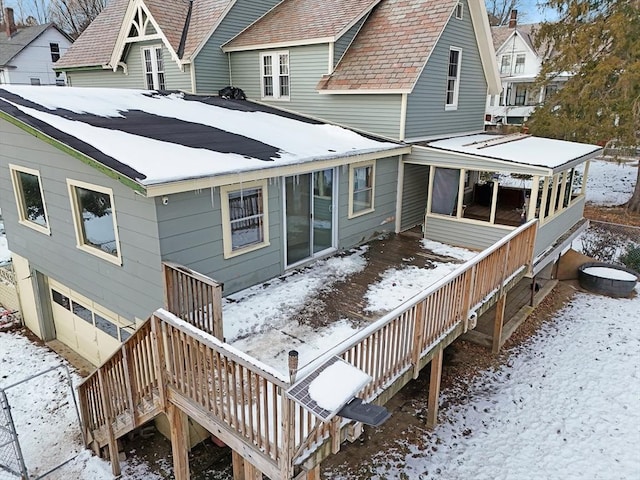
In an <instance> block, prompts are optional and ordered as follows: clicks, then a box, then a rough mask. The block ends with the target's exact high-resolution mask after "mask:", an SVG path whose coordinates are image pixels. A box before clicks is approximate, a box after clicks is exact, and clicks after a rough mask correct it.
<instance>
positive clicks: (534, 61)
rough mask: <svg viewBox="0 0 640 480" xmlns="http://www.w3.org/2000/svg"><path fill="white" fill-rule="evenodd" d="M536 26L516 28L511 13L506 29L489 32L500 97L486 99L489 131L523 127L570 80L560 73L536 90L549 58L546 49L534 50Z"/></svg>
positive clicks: (494, 96) (486, 121) (490, 96)
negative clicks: (498, 78)
mask: <svg viewBox="0 0 640 480" xmlns="http://www.w3.org/2000/svg"><path fill="white" fill-rule="evenodd" d="M538 25H539V24H527V25H518V24H517V12H516V11H515V10H513V11H512V12H511V19H510V20H509V25H508V26H500V27H492V28H491V34H492V37H493V45H494V48H495V50H496V60H497V63H498V70H499V72H500V78H501V80H502V93H501V94H500V95H488V96H487V107H486V117H485V124H486V125H487V126H489V127H490V126H495V125H499V124H511V125H521V124H523V123H525V122H526V121H527V120H528V119H529V117H530V116H531V114H532V113H533V110H534V109H535V107H536V105H539V104H541V103H542V102H544V99H545V98H546V96H547V95H549V94H551V93H553V92H555V91H556V90H558V89H559V88H561V87H562V84H563V83H564V82H566V81H567V79H568V78H569V76H570V75H569V74H568V73H566V72H563V73H561V74H559V75H558V76H556V77H555V78H554V79H553V81H552V82H551V83H550V84H549V85H547V86H546V87H543V88H540V87H536V86H535V80H536V77H537V76H538V73H539V72H540V69H541V67H542V63H543V62H544V60H545V59H546V58H548V52H547V51H546V50H547V49H546V47H545V46H541V47H539V48H536V46H535V35H536V30H537V28H538Z"/></svg>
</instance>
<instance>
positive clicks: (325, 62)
mask: <svg viewBox="0 0 640 480" xmlns="http://www.w3.org/2000/svg"><path fill="white" fill-rule="evenodd" d="M286 50H288V51H289V63H290V85H291V93H290V100H288V101H277V100H276V101H273V100H271V101H269V100H262V99H261V91H260V53H261V52H258V51H250V52H233V53H231V78H232V81H233V83H234V86H236V87H240V88H242V89H243V90H244V92H245V93H246V95H247V97H248V98H250V99H252V100H256V101H262V102H263V103H267V104H269V105H273V106H274V107H277V108H281V109H284V110H293V111H295V112H299V113H302V114H306V115H310V116H312V117H315V118H319V119H322V120H324V121H327V122H331V123H337V124H339V125H345V126H349V127H352V128H355V129H359V130H363V131H367V132H371V133H375V134H378V135H382V136H386V137H390V138H399V132H400V112H401V96H400V95H391V94H389V95H387V94H380V95H324V94H323V95H321V94H319V93H318V92H317V91H316V86H317V84H318V82H319V81H320V79H321V77H322V75H325V74H327V73H328V72H327V70H328V68H329V45H328V44H320V45H308V46H302V47H292V48H288V49H286Z"/></svg>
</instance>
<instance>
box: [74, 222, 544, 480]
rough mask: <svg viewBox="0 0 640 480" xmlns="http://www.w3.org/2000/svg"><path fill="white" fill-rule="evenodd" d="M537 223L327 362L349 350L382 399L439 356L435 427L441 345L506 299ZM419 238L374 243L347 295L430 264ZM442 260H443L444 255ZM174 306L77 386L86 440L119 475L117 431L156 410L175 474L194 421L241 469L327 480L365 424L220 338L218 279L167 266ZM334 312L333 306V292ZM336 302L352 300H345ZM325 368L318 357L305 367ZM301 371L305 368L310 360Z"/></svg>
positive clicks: (184, 462) (525, 262)
mask: <svg viewBox="0 0 640 480" xmlns="http://www.w3.org/2000/svg"><path fill="white" fill-rule="evenodd" d="M536 231H537V222H536V221H532V222H529V223H528V224H526V225H523V226H522V227H521V228H518V229H516V230H514V231H513V232H511V233H509V234H508V235H507V236H505V237H504V238H503V239H502V240H500V241H499V242H497V243H496V244H494V245H492V246H491V247H490V248H488V249H486V250H484V251H483V252H480V253H479V254H478V255H476V256H475V257H474V258H473V259H472V260H469V261H468V262H465V263H464V264H462V265H460V266H459V267H458V268H456V269H455V270H454V271H452V272H451V273H449V274H448V275H446V276H445V277H443V278H442V279H440V280H438V281H437V282H435V283H434V284H432V285H430V286H428V287H427V288H425V289H424V290H422V291H421V292H420V293H419V294H418V295H416V296H415V297H413V298H411V299H410V300H408V301H406V302H405V303H403V304H402V305H400V306H399V307H397V308H396V309H394V310H393V311H391V312H388V313H387V314H385V315H383V316H382V317H381V318H379V319H375V320H369V321H370V323H369V325H366V326H365V327H364V328H363V329H362V330H361V331H360V332H359V334H358V335H356V336H353V337H351V338H349V340H348V341H345V342H343V343H341V344H340V345H339V346H336V347H334V348H330V349H329V350H328V351H327V352H326V353H325V354H324V355H323V356H322V357H321V358H319V359H318V361H319V362H324V361H326V360H328V359H330V358H333V357H334V356H338V357H341V358H342V359H344V360H345V361H347V362H348V363H351V364H352V365H353V366H354V367H356V368H358V369H360V370H362V371H363V372H365V373H366V374H367V375H369V376H370V377H371V382H370V383H369V384H368V385H367V386H366V387H364V388H363V390H362V391H361V392H360V393H359V394H358V397H360V398H362V399H363V400H364V401H365V402H370V403H371V402H376V403H378V404H384V403H385V402H386V401H387V400H388V399H389V398H390V397H391V396H393V395H394V394H395V393H396V392H397V391H398V390H399V389H400V388H402V387H403V386H404V385H406V384H407V383H408V382H410V381H411V380H412V379H414V378H417V376H418V374H419V373H420V370H421V369H422V368H424V367H425V366H426V365H428V364H431V373H430V375H431V382H430V387H429V394H428V398H429V401H428V412H427V425H428V426H433V425H435V423H436V422H437V417H438V396H439V388H440V387H439V385H440V375H441V367H442V357H443V349H444V348H445V347H446V346H447V345H449V344H450V343H451V342H453V341H454V340H455V339H456V338H458V337H459V336H460V335H462V334H463V333H464V332H466V331H467V329H468V328H469V323H470V321H471V319H472V318H474V315H475V312H476V311H479V310H481V309H483V308H488V307H489V306H490V305H492V304H493V303H495V302H496V301H497V302H498V304H499V305H504V298H505V294H506V292H507V291H508V289H509V288H510V287H511V285H513V284H515V283H517V282H518V280H519V279H520V278H522V276H523V275H524V274H525V273H526V271H527V269H528V268H530V266H531V262H532V255H533V246H534V241H535V234H536ZM418 242H419V239H416V238H415V237H412V236H406V235H404V236H403V235H399V236H395V237H390V238H387V239H381V240H378V241H375V242H371V244H370V247H369V252H368V255H369V264H370V266H371V267H370V269H369V270H365V271H364V272H362V276H361V278H360V279H359V280H358V279H354V278H351V279H350V282H349V283H352V284H353V285H352V286H347V285H346V284H345V285H343V286H342V287H343V288H341V290H340V296H342V295H343V294H344V295H347V298H349V299H350V301H353V302H354V304H353V305H352V306H351V307H352V310H355V311H358V310H362V303H361V298H358V296H359V295H360V296H361V295H362V294H361V291H362V288H363V286H364V285H369V284H370V283H371V280H372V279H373V278H376V277H377V275H378V274H379V273H380V272H381V271H383V270H386V269H387V268H390V267H396V268H397V267H398V266H401V265H411V264H418V265H423V266H427V265H428V262H431V261H433V259H434V258H433V257H430V255H432V254H430V253H429V252H424V251H423V250H422V247H421V246H420V245H419V244H418ZM441 259H442V257H439V258H438V260H441ZM164 268H165V282H166V288H167V295H166V307H167V309H158V310H157V311H156V312H155V313H154V314H153V315H152V316H151V318H150V319H149V320H148V321H147V322H145V323H144V324H143V325H142V326H141V327H140V328H139V329H138V330H137V331H136V332H135V334H134V335H132V336H131V337H130V338H129V339H128V340H127V341H126V342H125V343H124V344H123V345H122V347H121V349H120V350H119V351H118V352H116V353H115V354H114V355H113V356H112V357H111V358H110V359H109V360H107V361H106V362H105V363H104V364H103V365H102V366H100V367H99V368H98V370H97V371H96V372H94V373H93V374H92V375H91V376H90V377H88V378H87V379H85V380H84V382H83V383H82V384H81V385H80V386H79V388H78V397H79V405H80V410H81V414H82V423H83V428H84V432H85V438H86V439H87V443H88V445H91V446H92V448H94V449H95V450H104V449H105V448H106V449H107V450H108V454H109V457H110V458H111V462H112V471H113V473H114V475H116V476H117V475H119V474H120V467H119V458H118V443H117V439H118V438H119V437H120V436H122V435H125V434H126V433H127V432H128V431H130V430H131V429H132V428H135V427H136V426H139V425H141V424H142V423H144V422H145V421H148V420H150V419H151V418H153V416H155V415H157V414H159V413H165V414H166V415H167V418H168V420H169V424H170V430H171V444H172V450H173V462H174V472H175V478H176V479H177V480H186V479H187V478H189V462H188V451H187V447H188V438H187V436H188V418H189V417H190V418H192V419H194V420H195V421H196V422H198V423H200V425H202V426H203V427H204V428H206V429H207V430H208V431H209V432H211V433H212V434H213V435H215V436H216V437H217V438H219V439H220V440H222V441H223V442H224V443H226V444H227V445H229V446H230V447H231V448H232V449H233V459H234V478H236V479H237V480H257V479H258V478H262V474H263V473H264V474H265V475H266V476H267V477H269V478H271V479H272V480H276V479H281V480H291V479H293V478H294V477H295V478H298V479H305V480H311V479H316V478H319V476H318V475H319V466H320V463H321V462H322V460H323V459H324V458H326V457H327V456H328V455H331V454H332V453H337V452H338V451H339V450H340V445H341V443H342V442H343V441H344V440H346V439H351V440H353V439H355V438H357V435H358V434H357V431H358V428H359V426H360V427H361V425H360V424H357V423H354V422H353V421H350V420H348V419H345V418H341V417H335V418H334V419H332V420H330V421H327V422H325V421H322V420H321V419H320V418H319V417H316V416H315V415H314V414H313V413H312V412H311V411H310V410H309V409H307V408H305V407H304V406H302V405H300V404H298V403H296V402H294V401H293V400H292V399H291V398H290V397H289V396H288V395H287V393H286V392H287V391H288V390H289V389H290V388H291V386H292V384H293V383H294V380H292V378H290V377H289V376H287V375H282V374H281V373H279V372H277V371H275V370H274V369H273V368H271V367H269V366H268V365H265V364H264V363H262V362H261V361H259V360H258V359H255V358H252V357H250V356H249V355H247V354H246V353H243V352H242V351H238V350H237V349H236V348H233V347H232V346H230V345H228V344H227V343H225V342H224V341H223V340H220V337H222V330H221V323H222V315H221V307H220V304H219V299H220V297H219V285H217V284H216V283H215V282H213V281H212V280H211V279H208V278H206V277H203V276H202V275H200V274H198V273H197V272H192V271H190V270H189V269H186V268H184V267H180V266H177V265H175V264H169V263H165V265H164ZM325 303H326V309H327V311H331V306H332V303H331V301H330V298H329V297H327V299H326V302H325ZM338 303H339V304H340V305H342V306H344V305H347V301H344V300H341V301H340V302H338ZM309 368H317V367H313V366H310V367H308V368H307V370H308V369H309ZM303 370H304V369H303ZM309 373H312V371H307V372H304V371H301V372H299V374H300V378H301V377H303V376H304V375H305V374H309Z"/></svg>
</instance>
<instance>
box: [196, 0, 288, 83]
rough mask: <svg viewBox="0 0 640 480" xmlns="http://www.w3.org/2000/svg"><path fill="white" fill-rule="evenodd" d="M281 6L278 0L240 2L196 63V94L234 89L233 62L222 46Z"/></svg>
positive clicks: (226, 17) (197, 58)
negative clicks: (228, 87)
mask: <svg viewBox="0 0 640 480" xmlns="http://www.w3.org/2000/svg"><path fill="white" fill-rule="evenodd" d="M277 3H278V0H239V1H237V2H236V3H235V4H234V5H233V7H231V10H229V13H228V14H227V15H226V16H225V18H224V19H223V20H222V22H220V25H219V26H218V28H216V30H215V32H214V33H213V35H211V37H210V38H209V40H207V43H206V44H205V45H204V46H203V47H202V50H200V52H199V53H198V55H197V56H196V58H195V60H194V65H195V77H196V86H195V88H196V91H197V93H199V94H215V93H218V90H220V89H221V88H224V87H226V86H227V85H230V84H231V83H232V82H231V79H230V75H229V58H228V57H227V55H226V54H225V53H223V52H222V50H221V49H220V46H221V45H223V44H225V43H226V42H228V41H229V40H230V39H232V38H233V37H235V36H236V35H237V34H238V33H240V32H241V31H242V30H244V29H245V28H247V27H248V26H249V25H251V24H252V23H253V22H255V21H256V20H257V19H258V18H259V17H261V16H262V15H263V14H265V13H266V12H267V11H268V10H269V9H271V8H272V7H273V6H274V5H276V4H277Z"/></svg>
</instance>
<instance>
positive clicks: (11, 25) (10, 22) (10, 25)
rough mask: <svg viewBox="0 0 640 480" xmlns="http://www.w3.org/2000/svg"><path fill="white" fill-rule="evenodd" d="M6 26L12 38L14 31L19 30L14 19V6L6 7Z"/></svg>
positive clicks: (6, 30) (8, 35)
mask: <svg viewBox="0 0 640 480" xmlns="http://www.w3.org/2000/svg"><path fill="white" fill-rule="evenodd" d="M4 28H5V32H6V33H7V37H9V38H11V37H12V36H13V34H14V33H16V32H17V31H18V29H17V28H16V23H15V21H14V19H13V8H9V7H7V8H5V9H4Z"/></svg>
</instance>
